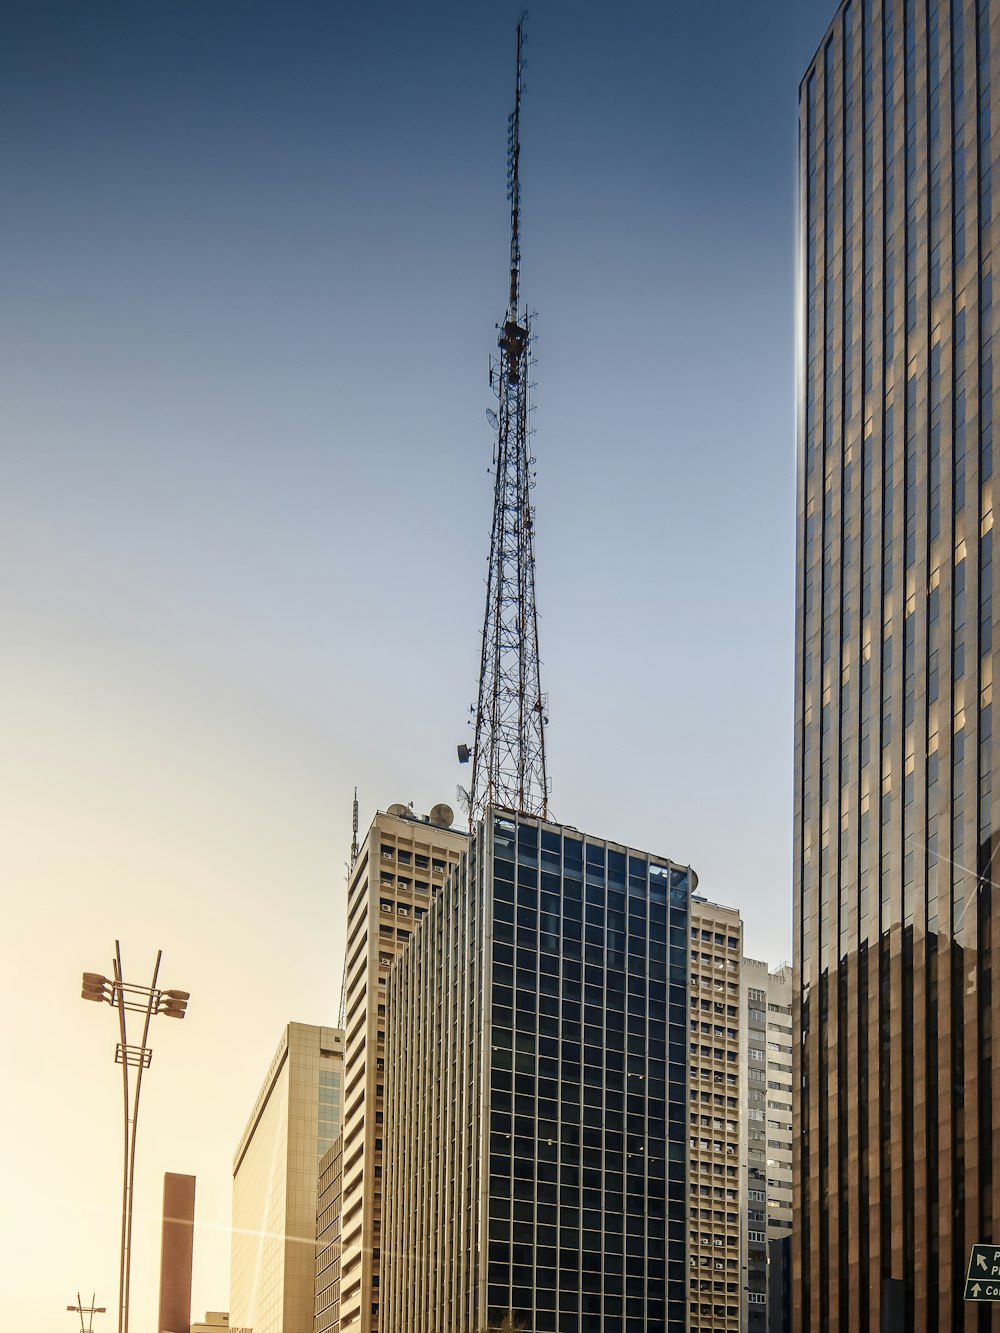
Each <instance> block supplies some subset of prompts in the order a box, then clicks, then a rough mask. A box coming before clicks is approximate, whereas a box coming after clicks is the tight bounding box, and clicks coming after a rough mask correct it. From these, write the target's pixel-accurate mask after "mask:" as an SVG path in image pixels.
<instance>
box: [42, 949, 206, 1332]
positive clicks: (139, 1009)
mask: <svg viewBox="0 0 1000 1333" xmlns="http://www.w3.org/2000/svg"><path fill="white" fill-rule="evenodd" d="M162 957H163V951H162V950H161V949H158V950H157V953H156V963H155V964H154V966H153V979H152V981H151V982H150V984H149V985H148V986H136V985H133V984H132V983H130V982H127V981H125V979H124V976H123V974H122V951H121V945H120V943H119V942H118V940H115V956H114V959H113V960H112V964H111V969H112V977H111V979H110V980H109V978H107V977H105V976H102V975H101V974H100V973H98V972H84V974H83V989H82V991H81V995H82V997H83V999H85V1000H93V1001H95V1002H96V1003H98V1004H101V1003H104V1004H110V1005H111V1007H112V1009H117V1010H118V1032H119V1041H118V1045H117V1046H116V1048H115V1063H116V1064H119V1065H121V1068H122V1099H123V1106H124V1132H123V1136H122V1137H123V1143H124V1153H123V1162H122V1231H121V1253H120V1260H119V1269H118V1333H128V1308H129V1282H130V1277H131V1268H132V1192H133V1186H134V1184H135V1140H136V1131H137V1129H138V1125H139V1094H140V1092H141V1091H142V1074H143V1070H145V1069H148V1068H149V1066H150V1063H151V1061H152V1059H153V1052H152V1051H151V1050H150V1048H149V1046H148V1045H147V1039H148V1037H149V1023H150V1019H151V1018H152V1017H153V1015H154V1014H165V1015H166V1016H167V1017H168V1018H183V1017H184V1014H185V1012H186V1010H187V1002H188V1000H189V999H190V998H191V995H190V992H189V991H183V990H159V989H158V988H157V985H156V981H157V978H158V977H159V975H160V959H161V958H162ZM129 1013H135V1014H141V1015H142V1038H141V1040H140V1041H139V1042H137V1043H130V1042H129V1040H128V1027H127V1015H128V1014H129ZM130 1069H134V1070H135V1082H134V1084H132V1085H131V1087H130V1080H129V1070H130ZM67 1308H72V1307H67ZM80 1319H81V1323H82V1320H83V1316H82V1315H81V1316H80ZM84 1333H87V1331H86V1330H84Z"/></svg>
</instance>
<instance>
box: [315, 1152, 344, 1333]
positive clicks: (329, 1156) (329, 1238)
mask: <svg viewBox="0 0 1000 1333" xmlns="http://www.w3.org/2000/svg"><path fill="white" fill-rule="evenodd" d="M343 1202H344V1136H343V1134H342V1133H341V1134H338V1135H337V1138H336V1140H335V1141H334V1144H333V1147H332V1148H330V1149H329V1150H328V1151H327V1152H326V1153H325V1154H324V1156H323V1158H322V1160H321V1161H320V1164H319V1190H318V1193H317V1196H316V1306H315V1314H314V1318H313V1333H336V1330H337V1329H339V1328H340V1215H341V1207H342V1205H343Z"/></svg>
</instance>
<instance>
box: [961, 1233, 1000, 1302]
mask: <svg viewBox="0 0 1000 1333" xmlns="http://www.w3.org/2000/svg"><path fill="white" fill-rule="evenodd" d="M965 1299H966V1300H967V1301H1000V1245H973V1247H972V1255H971V1257H970V1259H969V1274H968V1277H967V1278H966V1279H965Z"/></svg>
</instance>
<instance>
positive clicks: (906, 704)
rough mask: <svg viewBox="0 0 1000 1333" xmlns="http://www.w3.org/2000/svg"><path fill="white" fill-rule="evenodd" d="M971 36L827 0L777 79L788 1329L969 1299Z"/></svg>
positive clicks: (987, 564) (974, 339) (980, 1094)
mask: <svg viewBox="0 0 1000 1333" xmlns="http://www.w3.org/2000/svg"><path fill="white" fill-rule="evenodd" d="M998 55H1000V3H998V0H847V2H846V3H844V4H842V5H841V6H840V8H839V10H838V11H837V14H836V16H835V18H834V22H833V24H832V26H831V28H830V30H829V32H828V34H827V36H826V38H825V39H824V41H823V43H822V45H821V47H820V49H819V51H818V53H817V55H816V57H815V59H814V61H813V62H812V64H811V66H810V68H809V70H808V71H807V73H806V76H805V78H804V80H803V82H802V85H801V90H800V238H801V241H800V297H799V301H800V310H799V317H800V365H799V392H798V410H799V420H798V441H799V477H798V553H797V605H796V621H797V624H796V781H795V925H794V932H795V933H794V938H795V980H796V993H797V1004H796V1013H795V1020H794V1043H795V1057H796V1067H795V1076H796V1084H797V1088H798V1092H799V1097H798V1098H797V1099H796V1115H795V1158H794V1167H795V1172H794V1174H795V1182H796V1188H795V1207H794V1214H795V1229H794V1236H793V1242H792V1275H793V1305H794V1326H795V1328H796V1329H798V1330H813V1329H824V1330H827V1329H828V1330H834V1331H835V1333H836V1331H841V1330H848V1329H850V1330H851V1331H852V1333H855V1331H857V1333H877V1330H879V1328H880V1323H881V1319H882V1313H883V1309H884V1308H886V1309H888V1308H889V1307H890V1305H891V1304H892V1303H894V1302H895V1301H896V1300H897V1299H900V1300H901V1303H902V1305H901V1309H902V1318H903V1326H905V1327H906V1328H908V1329H910V1328H913V1329H920V1330H928V1333H932V1331H936V1330H953V1329H973V1328H984V1327H991V1326H992V1325H991V1323H990V1319H991V1317H992V1316H991V1315H990V1314H989V1313H982V1314H980V1313H977V1312H976V1310H975V1309H974V1308H973V1307H972V1306H968V1307H967V1306H966V1305H965V1302H964V1300H963V1295H964V1289H963V1288H964V1284H963V1278H964V1273H965V1269H966V1266H967V1262H968V1254H969V1248H970V1246H971V1244H972V1243H973V1242H974V1241H976V1240H982V1239H987V1238H990V1239H1000V1216H998V1212H1000V1188H995V1184H994V1178H995V1172H996V1165H995V1164H997V1165H1000V1155H998V1153H997V1151H996V1148H997V1147H998V1146H1000V1145H997V1143H996V1134H997V1128H998V1126H997V1124H996V1120H997V1117H996V1116H995V1114H994V1105H995V1104H1000V1086H998V1084H997V1082H996V1079H997V1074H996V1073H995V1072H994V1064H993V1058H992V1057H993V1032H994V1029H995V1025H996V1024H997V1023H998V1022H1000V1013H998V1012H997V1010H996V1005H997V1004H998V1003H1000V993H997V995H996V998H995V997H994V990H993V987H992V964H993V960H994V950H995V948H996V941H995V935H994V932H993V928H992V904H993V898H994V895H995V889H994V878H995V876H994V875H993V858H994V854H995V845H994V842H993V836H994V834H993V829H994V827H995V826H996V825H997V813H998V812H997V810H996V808H995V806H994V793H993V790H992V760H993V749H994V747H993V741H992V681H993V637H994V632H993V614H994V601H993V588H994V570H993V562H992V541H993V404H994V393H993V362H992V334H993V325H994V306H993V299H992V241H993V235H994V217H995V212H994V196H993V190H992V164H993V160H994V155H995V144H996V142H997V134H998V133H1000V127H998V129H994V126H993V121H994V119H995V118H996V115H997V111H996V109H995V107H994V103H993V100H992V88H993V86H994V85H995V84H996V82H997V79H998V75H1000V69H998ZM887 1284H899V1285H898V1286H896V1285H887Z"/></svg>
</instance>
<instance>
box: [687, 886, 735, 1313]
mask: <svg viewBox="0 0 1000 1333" xmlns="http://www.w3.org/2000/svg"><path fill="white" fill-rule="evenodd" d="M690 937H691V938H690V953H691V961H690V970H691V971H690V978H691V980H690V986H691V1012H690V1035H689V1054H690V1060H689V1064H690V1079H691V1084H690V1110H689V1131H690V1143H689V1147H690V1163H689V1175H688V1200H689V1202H688V1246H689V1250H688V1262H689V1278H688V1298H689V1313H690V1324H689V1327H690V1330H691V1333H739V1330H740V1328H741V1326H742V1325H741V1288H742V1285H743V1278H742V1275H741V1258H742V1239H743V1238H742V1232H743V1227H742V1209H743V1202H742V1190H743V1188H744V1182H743V1181H742V1180H741V1176H742V1174H743V1169H744V1168H743V1163H744V1162H745V1130H744V1126H743V1124H742V1121H741V1101H742V1098H743V1095H744V1084H745V1074H744V1068H745V1054H744V1052H745V1045H746V1038H745V1032H744V1016H743V1013H742V1010H741V1007H740V996H741V968H742V959H743V923H742V921H741V920H740V914H739V912H737V911H736V910H735V908H732V907H722V906H720V905H719V904H718V903H711V902H707V901H706V900H705V899H703V898H693V899H692V900H691V926H690Z"/></svg>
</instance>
